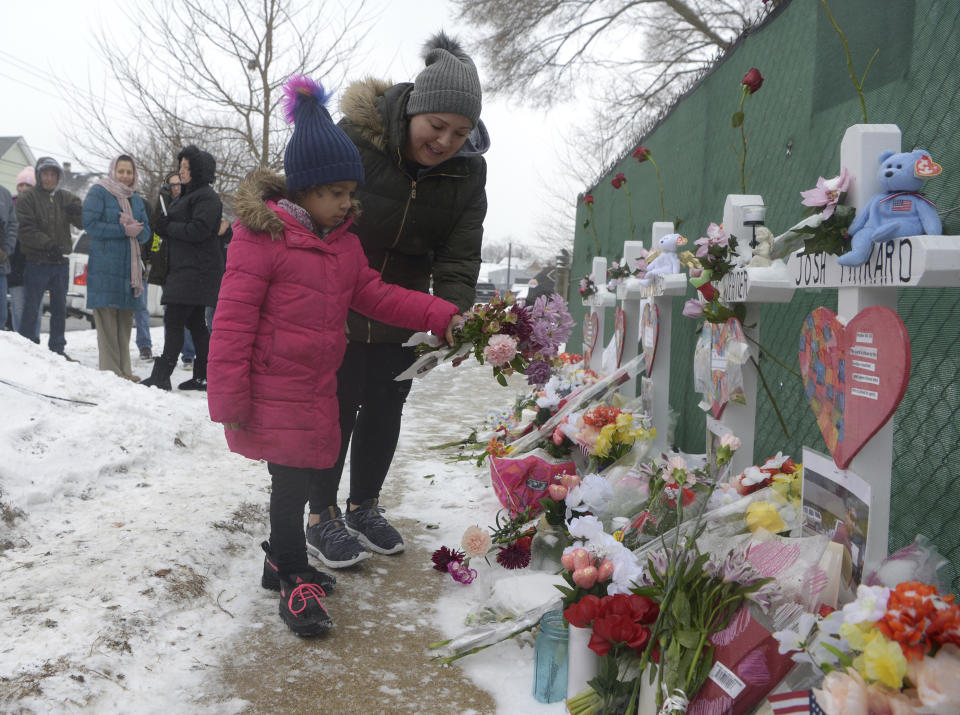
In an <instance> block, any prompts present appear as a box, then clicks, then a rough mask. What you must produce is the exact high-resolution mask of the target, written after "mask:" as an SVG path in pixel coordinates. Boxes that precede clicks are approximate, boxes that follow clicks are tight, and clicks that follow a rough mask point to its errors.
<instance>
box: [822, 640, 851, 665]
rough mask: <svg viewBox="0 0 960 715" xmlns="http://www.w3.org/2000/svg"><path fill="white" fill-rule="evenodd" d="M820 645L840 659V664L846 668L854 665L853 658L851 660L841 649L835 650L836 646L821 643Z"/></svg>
mask: <svg viewBox="0 0 960 715" xmlns="http://www.w3.org/2000/svg"><path fill="white" fill-rule="evenodd" d="M820 645H821V646H822V647H823V648H824V650H826V651H828V652H830V653H833V655H835V656H836V657H837V658H839V659H840V664H841V665H843V666H844V667H845V668H849V667H850V666H852V665H853V658H851V657H850V656H849V655H847V654H846V653H844V652H843V651H842V650H840V649H839V648H835V647H834V646H832V645H830V644H829V643H821V644H820Z"/></svg>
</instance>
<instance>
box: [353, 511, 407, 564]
mask: <svg viewBox="0 0 960 715" xmlns="http://www.w3.org/2000/svg"><path fill="white" fill-rule="evenodd" d="M378 501H379V500H377V499H367V500H366V501H365V502H363V503H362V504H360V505H358V506H357V508H356V509H354V510H353V511H351V510H350V501H349V500H348V501H347V513H346V514H344V516H343V520H344V521H345V522H346V523H347V531H349V532H350V533H351V534H353V535H354V536H356V537H357V539H358V540H359V541H360V543H361V544H363V545H364V546H366V547H367V548H368V549H371V550H372V551H376V552H377V553H378V554H398V553H400V552H401V551H403V538H402V537H401V536H400V532H398V531H397V530H396V529H394V528H393V527H392V526H390V523H389V522H388V521H387V520H386V519H384V518H383V512H384V511H386V510H385V509H384V508H383V507H382V506H379V503H378Z"/></svg>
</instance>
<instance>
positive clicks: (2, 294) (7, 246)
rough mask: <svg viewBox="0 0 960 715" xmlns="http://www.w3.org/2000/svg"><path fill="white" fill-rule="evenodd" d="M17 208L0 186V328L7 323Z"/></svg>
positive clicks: (8, 194)
mask: <svg viewBox="0 0 960 715" xmlns="http://www.w3.org/2000/svg"><path fill="white" fill-rule="evenodd" d="M19 227H20V224H19V223H18V222H17V209H16V206H15V204H14V202H13V197H12V196H11V195H10V192H9V191H7V190H6V189H5V188H4V187H2V186H0V330H4V329H5V328H6V325H7V274H8V273H10V256H12V255H13V251H14V249H15V248H16V247H17V229H18V228H19Z"/></svg>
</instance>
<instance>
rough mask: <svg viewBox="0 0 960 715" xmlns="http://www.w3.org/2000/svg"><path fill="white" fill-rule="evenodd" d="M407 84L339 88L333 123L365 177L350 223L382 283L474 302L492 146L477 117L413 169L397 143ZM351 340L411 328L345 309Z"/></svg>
mask: <svg viewBox="0 0 960 715" xmlns="http://www.w3.org/2000/svg"><path fill="white" fill-rule="evenodd" d="M412 89H413V85H412V84H410V83H404V84H396V85H392V86H391V85H389V84H388V83H386V82H380V81H377V80H373V79H367V80H364V81H362V82H355V83H353V84H351V85H350V87H349V88H348V89H347V90H346V92H344V95H343V100H342V102H341V105H340V107H341V109H342V110H343V115H344V116H343V119H341V120H340V122H339V126H340V127H341V128H342V129H343V130H344V131H345V132H346V133H347V135H348V136H349V137H350V139H351V140H353V143H354V144H355V145H356V146H357V148H358V149H359V150H360V158H361V160H362V161H363V168H364V171H365V173H366V179H365V182H364V184H363V186H361V187H360V188H359V189H358V190H357V198H358V199H359V200H360V206H361V209H362V213H361V214H360V216H359V217H358V218H357V220H356V221H355V222H354V224H353V231H354V232H355V233H356V234H357V235H358V236H359V237H360V242H361V243H362V244H363V250H364V253H366V256H367V260H368V261H369V263H370V266H371V267H372V268H374V269H375V270H377V271H380V274H381V275H382V277H383V280H384V281H385V282H387V283H394V284H397V285H401V286H403V287H404V288H411V289H413V290H419V291H422V292H428V291H429V289H430V279H431V277H432V278H433V293H434V295H437V296H439V297H441V298H444V299H446V300H449V301H450V302H451V303H454V304H456V305H457V307H458V308H460V310H461V311H463V310H466V309H468V308H469V307H471V306H472V305H473V301H474V297H475V291H476V284H477V274H478V273H479V271H480V244H481V241H482V239H483V219H484V217H485V216H486V213H487V195H486V191H485V189H484V187H485V185H486V181H487V164H486V161H485V160H484V158H483V156H482V155H483V153H484V152H485V151H486V150H487V148H488V147H489V145H490V140H489V137H488V136H487V132H486V128H485V127H484V126H483V123H482V122H478V123H477V126H476V127H475V128H474V130H473V132H471V134H470V136H469V137H468V139H467V142H466V143H465V144H464V146H463V148H462V149H461V150H460V152H459V153H458V154H457V155H456V156H454V157H452V158H450V159H448V160H447V161H445V162H443V163H442V164H439V165H437V166H434V167H430V168H429V169H425V170H422V171H420V172H419V173H418V175H417V176H412V175H411V174H410V173H409V171H408V169H407V168H406V166H405V163H404V161H403V158H402V154H401V148H402V146H403V143H404V141H405V140H406V136H407V125H408V119H407V116H406V107H407V99H408V97H409V95H410V91H411V90H412ZM347 327H348V330H349V335H348V336H347V337H348V338H349V339H350V340H357V341H364V342H374V343H402V342H404V341H406V339H407V338H408V337H409V336H410V335H411V331H409V330H405V329H403V328H397V327H394V326H391V325H386V324H384V323H378V322H376V321H374V320H370V319H369V318H366V317H364V316H362V315H360V314H358V313H353V312H351V313H350V316H349V318H348V320H347Z"/></svg>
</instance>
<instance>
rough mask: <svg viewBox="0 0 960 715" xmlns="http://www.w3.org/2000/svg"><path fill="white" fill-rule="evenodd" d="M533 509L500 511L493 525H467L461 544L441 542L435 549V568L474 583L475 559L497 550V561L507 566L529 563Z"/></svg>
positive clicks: (520, 567) (431, 558)
mask: <svg viewBox="0 0 960 715" xmlns="http://www.w3.org/2000/svg"><path fill="white" fill-rule="evenodd" d="M533 518H534V516H533V514H532V513H531V510H525V511H523V512H521V513H519V514H517V515H516V516H512V517H511V516H504V515H503V513H502V512H500V513H498V514H497V522H496V525H495V526H494V527H492V528H491V529H489V530H488V529H483V528H481V527H479V526H476V525H473V526H468V527H467V529H466V530H465V531H464V532H463V537H462V538H461V540H460V548H459V549H457V548H450V547H447V546H441V547H440V548H439V549H437V550H436V551H434V552H433V554H432V555H431V557H430V560H431V561H432V562H433V568H434V570H435V571H440V572H441V573H449V574H450V576H451V577H452V578H453V580H454V581H456V582H457V583H462V584H465V585H466V584H470V583H473V580H474V579H475V578H476V577H477V570H476V569H472V568H470V561H471V560H472V559H480V558H482V559H484V560H486V561H487V563H488V564H489V558H488V557H489V556H490V555H491V554H493V553H494V552H496V553H495V558H496V561H497V563H498V564H500V565H501V566H503V567H504V568H505V569H511V570H513V569H522V568H526V567H527V566H529V565H530V544H531V542H532V541H533V537H534V533H535V530H536V529H535V526H534V521H533Z"/></svg>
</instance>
